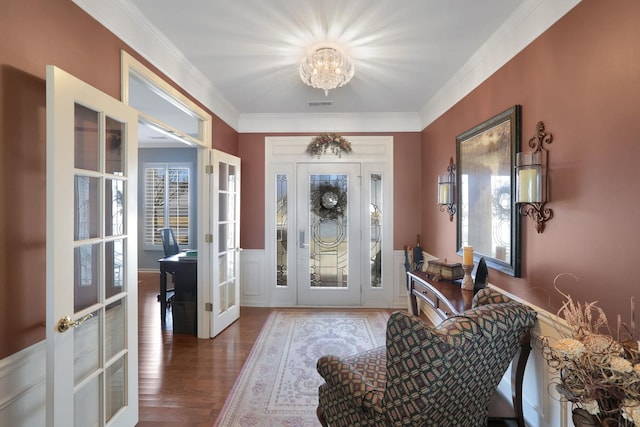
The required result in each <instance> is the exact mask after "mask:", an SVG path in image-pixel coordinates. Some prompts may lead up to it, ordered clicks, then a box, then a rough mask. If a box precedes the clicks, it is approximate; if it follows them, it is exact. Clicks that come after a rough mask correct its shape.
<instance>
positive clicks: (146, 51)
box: [72, 0, 238, 128]
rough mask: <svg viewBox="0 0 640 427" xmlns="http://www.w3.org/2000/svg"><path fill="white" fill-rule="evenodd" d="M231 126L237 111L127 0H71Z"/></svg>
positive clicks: (235, 123)
mask: <svg viewBox="0 0 640 427" xmlns="http://www.w3.org/2000/svg"><path fill="white" fill-rule="evenodd" d="M72 1H73V2H74V3H75V4H76V5H78V6H79V7H80V8H81V9H83V10H84V11H85V12H86V13H88V14H89V15H91V16H92V17H93V18H94V19H95V20H97V21H98V22H99V23H100V24H102V25H104V26H105V27H106V28H107V29H108V30H109V31H111V32H112V33H113V34H115V35H116V36H118V37H119V38H120V39H121V40H122V41H123V42H125V43H126V44H128V45H129V46H131V48H132V49H134V50H135V52H136V53H138V54H139V55H141V56H142V57H143V58H145V59H146V60H147V61H149V62H150V63H151V64H153V66H155V67H157V68H158V69H159V70H160V71H162V72H163V73H164V74H166V75H167V76H168V77H169V78H170V79H171V80H173V81H174V82H175V83H176V84H178V85H179V86H180V87H182V88H183V89H184V90H186V91H187V92H188V93H189V94H191V96H193V97H194V98H195V99H197V100H198V101H199V102H201V103H202V104H203V105H204V106H205V107H207V108H208V109H209V110H211V111H212V112H213V113H214V114H215V115H216V116H218V117H219V118H220V119H222V120H223V121H224V122H225V123H227V124H228V125H229V126H231V127H233V128H237V122H238V111H237V110H236V109H235V107H234V106H233V105H231V103H229V102H228V101H227V100H226V99H225V98H224V96H222V94H221V93H220V92H219V91H218V90H217V89H216V88H215V87H214V86H213V85H212V84H211V82H210V81H209V80H208V79H207V78H206V77H205V75H204V74H202V72H201V71H200V70H198V69H197V68H196V67H195V66H194V65H193V64H192V63H191V62H189V61H188V60H187V58H186V57H185V56H184V54H183V53H182V52H181V51H180V50H179V49H178V48H177V47H176V46H175V45H174V44H173V43H172V42H171V41H170V40H169V39H168V38H167V37H165V36H164V35H163V34H162V32H161V31H159V30H158V28H156V27H155V26H154V25H153V24H151V22H149V20H148V19H147V18H145V17H144V15H142V13H141V12H140V10H139V9H138V8H137V7H136V6H135V5H134V4H133V3H132V2H131V1H129V0H109V1H104V0H72Z"/></svg>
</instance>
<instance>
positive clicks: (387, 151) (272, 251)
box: [264, 136, 394, 307]
mask: <svg viewBox="0 0 640 427" xmlns="http://www.w3.org/2000/svg"><path fill="white" fill-rule="evenodd" d="M311 139H312V137H309V136H289V137H286V136H285V137H266V138H265V279H264V286H265V287H266V290H265V295H266V298H267V305H268V306H271V307H286V306H295V305H296V301H297V294H296V292H297V291H296V286H295V285H294V284H292V283H293V282H295V277H297V263H296V260H295V258H292V255H291V251H289V252H288V256H289V259H288V268H289V270H288V277H289V285H288V286H276V255H277V254H276V245H275V241H276V227H275V223H276V212H275V211H276V209H275V199H276V176H277V175H278V174H285V175H287V177H288V187H289V189H290V191H293V190H294V189H295V188H296V182H295V181H296V164H297V163H299V162H311V161H313V160H314V159H313V158H310V157H309V155H308V154H307V153H306V151H305V150H306V147H307V145H308V144H309V143H310V142H311ZM346 139H348V140H349V142H351V146H352V148H353V152H352V153H350V154H348V155H343V156H342V157H341V158H338V157H336V156H333V155H330V154H327V155H324V156H323V157H322V158H321V159H318V161H320V162H336V163H341V162H342V163H345V162H346V163H361V173H362V177H363V178H362V181H363V183H364V182H365V181H366V180H367V177H369V176H370V174H372V173H380V174H382V175H383V193H384V200H383V212H384V224H383V230H382V239H383V248H382V265H383V272H382V287H380V288H372V287H370V286H368V284H367V283H364V284H363V288H362V299H361V301H362V306H364V307H392V306H393V281H394V277H393V137H392V136H349V137H347V138H346ZM362 194H363V198H362V203H363V204H365V205H368V204H369V196H368V194H367V190H366V187H365V186H363V190H362ZM291 205H292V204H289V207H288V218H289V220H290V223H289V227H288V229H289V230H290V232H289V233H288V241H287V245H288V246H291V245H296V244H297V231H296V230H298V227H297V224H296V223H295V206H291ZM366 223H367V222H363V224H366ZM365 240H366V239H365ZM272 243H273V244H272ZM364 268H366V269H368V268H369V266H368V265H367V266H363V269H364ZM367 273H368V271H363V272H362V277H368V276H367ZM363 280H364V279H363Z"/></svg>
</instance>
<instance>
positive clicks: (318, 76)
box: [300, 47, 355, 96]
mask: <svg viewBox="0 0 640 427" xmlns="http://www.w3.org/2000/svg"><path fill="white" fill-rule="evenodd" d="M354 72H355V70H354V68H353V63H352V62H351V58H349V57H348V56H347V55H345V54H344V53H342V52H341V51H338V50H336V49H334V48H332V47H322V48H320V49H317V50H315V51H314V52H313V53H311V54H309V55H307V57H306V58H305V59H304V60H303V61H302V63H301V64H300V78H301V79H302V81H303V82H305V83H306V84H308V85H309V86H311V87H315V88H318V89H323V90H324V94H325V96H326V95H328V94H329V89H335V88H337V87H340V86H344V85H346V84H347V83H349V80H351V78H352V77H353V74H354Z"/></svg>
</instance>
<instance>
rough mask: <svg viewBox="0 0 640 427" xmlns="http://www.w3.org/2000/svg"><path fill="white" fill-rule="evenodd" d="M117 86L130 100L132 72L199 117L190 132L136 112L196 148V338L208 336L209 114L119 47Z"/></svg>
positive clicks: (210, 273)
mask: <svg viewBox="0 0 640 427" xmlns="http://www.w3.org/2000/svg"><path fill="white" fill-rule="evenodd" d="M120 66H121V70H120V79H121V82H120V87H121V101H122V102H123V103H125V104H130V98H129V89H130V88H129V78H130V74H131V75H135V76H137V77H139V78H141V79H142V80H144V81H145V83H147V84H148V85H149V87H150V89H151V90H152V91H154V92H155V93H156V94H157V95H158V96H160V97H161V98H163V99H164V100H166V102H167V105H168V106H173V107H177V108H179V109H180V110H182V111H183V112H184V113H186V114H188V115H190V116H192V117H194V118H197V119H198V121H199V123H200V124H199V126H198V135H196V136H193V135H189V134H188V133H185V132H183V131H182V130H181V129H177V128H175V127H172V126H171V125H169V124H167V123H165V122H163V121H162V120H159V119H157V118H156V117H153V116H151V115H149V114H145V113H144V112H138V116H139V122H141V123H143V124H144V125H145V126H151V127H153V128H155V129H157V130H158V131H160V132H163V133H165V134H166V135H168V136H171V137H172V138H173V139H174V140H175V142H176V143H178V144H181V145H184V146H185V147H193V148H197V149H198V150H197V165H196V168H195V173H194V177H195V179H196V180H197V194H195V195H194V196H195V197H196V200H197V202H196V212H197V213H196V215H197V222H196V224H195V227H196V235H197V238H196V240H197V250H198V273H197V277H198V284H197V302H196V304H197V307H198V308H199V309H198V310H197V312H198V319H197V323H198V338H211V332H212V331H211V328H210V325H211V321H210V320H211V317H210V316H211V312H210V311H206V310H205V309H204V308H205V303H208V302H210V301H211V298H212V295H213V289H212V287H213V284H212V283H213V281H212V277H213V269H212V266H211V263H210V262H209V260H210V253H211V244H210V243H206V242H205V240H206V235H208V234H212V233H213V231H212V230H211V223H210V218H211V210H210V206H211V197H212V196H211V189H210V185H209V179H208V175H207V174H206V173H205V171H206V168H207V166H209V165H210V163H209V152H210V150H211V147H212V121H213V119H212V117H211V114H209V113H208V112H207V111H205V110H204V109H203V108H201V107H200V106H199V105H198V104H196V103H195V102H194V101H192V100H191V99H189V98H188V97H186V96H185V95H183V94H182V93H181V92H180V91H178V90H177V89H176V88H175V87H173V86H171V84H169V82H167V81H165V80H164V79H163V78H162V77H160V76H159V75H157V74H156V73H154V72H153V71H152V70H151V69H149V68H148V67H146V66H145V65H144V64H143V63H142V62H140V61H138V60H137V59H135V58H134V57H133V56H131V55H130V54H129V53H128V52H126V51H124V50H122V51H121V64H120Z"/></svg>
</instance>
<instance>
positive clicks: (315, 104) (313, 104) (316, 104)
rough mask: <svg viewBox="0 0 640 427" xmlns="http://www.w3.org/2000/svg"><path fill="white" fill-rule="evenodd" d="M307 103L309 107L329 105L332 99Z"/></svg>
mask: <svg viewBox="0 0 640 427" xmlns="http://www.w3.org/2000/svg"><path fill="white" fill-rule="evenodd" d="M307 105H308V106H309V107H331V106H332V105H333V101H309V102H308V103H307Z"/></svg>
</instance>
